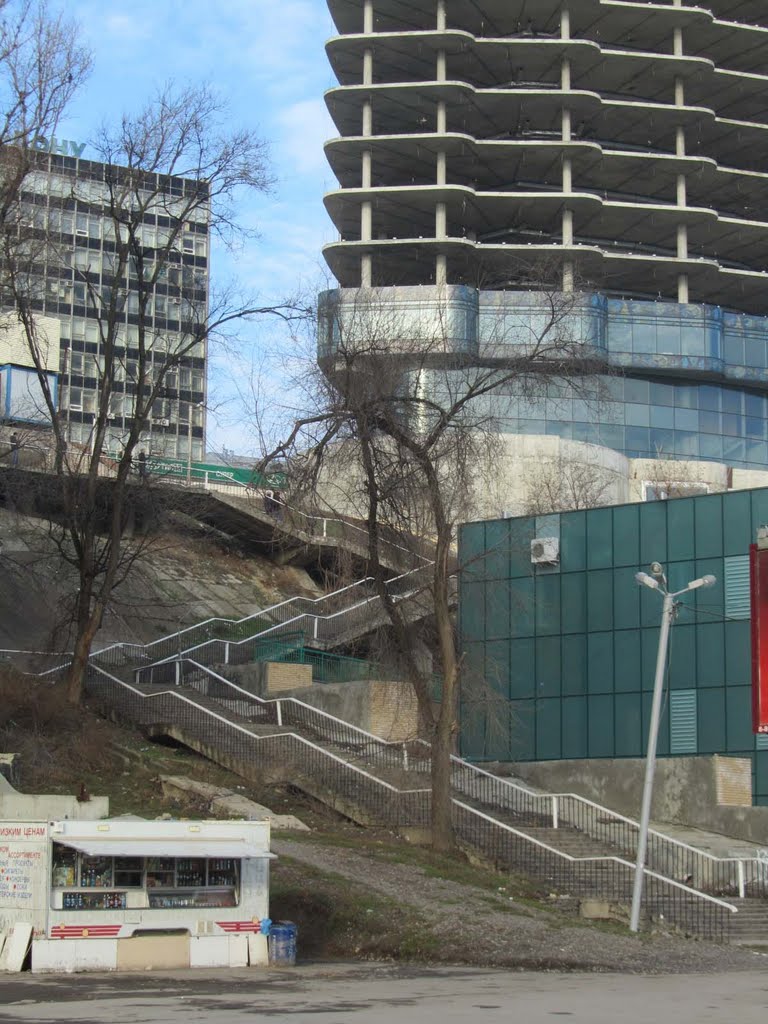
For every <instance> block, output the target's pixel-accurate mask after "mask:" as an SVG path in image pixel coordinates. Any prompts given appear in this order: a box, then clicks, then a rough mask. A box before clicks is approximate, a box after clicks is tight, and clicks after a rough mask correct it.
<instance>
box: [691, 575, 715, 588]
mask: <svg viewBox="0 0 768 1024" xmlns="http://www.w3.org/2000/svg"><path fill="white" fill-rule="evenodd" d="M715 583H717V577H716V576H702V577H701V579H698V580H694V581H693V582H692V583H689V584H688V586H687V587H686V588H685V589H686V590H698V589H699V587H714V585H715Z"/></svg>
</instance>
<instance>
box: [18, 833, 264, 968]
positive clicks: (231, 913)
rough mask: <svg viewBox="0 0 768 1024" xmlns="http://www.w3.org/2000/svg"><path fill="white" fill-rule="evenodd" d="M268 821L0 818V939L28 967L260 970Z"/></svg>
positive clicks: (262, 947)
mask: <svg viewBox="0 0 768 1024" xmlns="http://www.w3.org/2000/svg"><path fill="white" fill-rule="evenodd" d="M273 856H274V855H273V854H271V853H270V852H269V822H268V821H258V822H245V821H134V820H128V819H126V820H122V819H119V818H118V819H112V820H105V821H51V822H0V932H5V933H6V934H7V933H8V932H9V931H10V929H11V928H13V927H14V926H15V925H29V926H31V928H32V936H33V938H32V970H33V971H46V970H48V971H54V970H64V971H67V970H68V971H74V970H121V969H122V970H130V969H146V968H148V967H163V968H168V967H184V966H192V967H197V966H200V967H213V966H245V965H246V964H248V963H254V964H258V963H266V962H267V950H266V939H265V937H264V934H263V929H262V922H263V921H265V919H267V915H268V911H269V861H270V859H271V858H272V857H273Z"/></svg>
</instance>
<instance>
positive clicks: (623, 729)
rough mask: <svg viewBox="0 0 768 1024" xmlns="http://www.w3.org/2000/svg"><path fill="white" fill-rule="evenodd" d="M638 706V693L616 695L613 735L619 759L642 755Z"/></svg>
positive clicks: (639, 699) (639, 702)
mask: <svg viewBox="0 0 768 1024" xmlns="http://www.w3.org/2000/svg"><path fill="white" fill-rule="evenodd" d="M640 705H641V698H640V694H639V693H617V694H616V700H615V707H614V730H615V732H614V735H615V743H616V753H617V755H618V756H620V757H639V756H640V755H641V754H642V753H643V749H642V740H641V733H642V729H641V713H640Z"/></svg>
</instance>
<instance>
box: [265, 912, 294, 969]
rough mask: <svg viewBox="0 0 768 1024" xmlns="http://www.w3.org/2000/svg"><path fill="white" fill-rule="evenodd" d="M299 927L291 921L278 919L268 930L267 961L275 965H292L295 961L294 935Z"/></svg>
mask: <svg viewBox="0 0 768 1024" xmlns="http://www.w3.org/2000/svg"><path fill="white" fill-rule="evenodd" d="M298 931H299V929H298V928H297V927H296V925H295V924H294V923H293V921H278V922H277V924H274V923H273V924H272V927H271V928H270V930H269V939H268V940H267V941H268V942H269V962H270V963H271V964H274V965H275V966H284V967H293V966H294V965H295V963H296V936H297V934H298Z"/></svg>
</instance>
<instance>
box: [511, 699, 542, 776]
mask: <svg viewBox="0 0 768 1024" xmlns="http://www.w3.org/2000/svg"><path fill="white" fill-rule="evenodd" d="M509 735H510V738H511V743H512V751H511V753H512V760H513V761H516V760H519V761H532V760H533V759H534V758H535V757H536V701H533V700H516V701H514V702H513V703H512V704H511V705H510V722H509Z"/></svg>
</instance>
